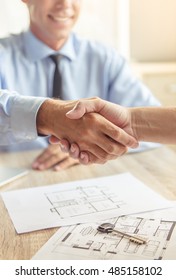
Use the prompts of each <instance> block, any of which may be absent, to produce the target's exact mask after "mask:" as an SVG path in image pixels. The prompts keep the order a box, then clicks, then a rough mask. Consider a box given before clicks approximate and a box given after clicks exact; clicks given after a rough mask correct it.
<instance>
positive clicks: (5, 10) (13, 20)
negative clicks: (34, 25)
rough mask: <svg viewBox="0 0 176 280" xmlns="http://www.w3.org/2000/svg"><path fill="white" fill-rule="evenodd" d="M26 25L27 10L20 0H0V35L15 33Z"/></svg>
mask: <svg viewBox="0 0 176 280" xmlns="http://www.w3.org/2000/svg"><path fill="white" fill-rule="evenodd" d="M27 25H28V12H27V9H26V6H25V5H24V4H23V3H22V2H21V1H20V0H0V37H3V36H6V35H7V34H8V33H17V32H19V31H21V30H22V29H24V28H26V27H27Z"/></svg>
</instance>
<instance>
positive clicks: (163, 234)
mask: <svg viewBox="0 0 176 280" xmlns="http://www.w3.org/2000/svg"><path fill="white" fill-rule="evenodd" d="M112 221H114V223H115V227H116V228H118V229H120V230H121V231H124V232H126V233H130V234H134V235H135V234H137V235H140V236H145V237H147V238H148V241H147V243H146V244H144V245H138V244H135V243H133V242H130V241H129V240H128V239H127V238H124V237H122V236H118V235H117V234H112V233H109V234H106V233H100V232H98V231H97V224H87V225H86V224H84V225H83V224H82V225H75V226H70V227H65V228H60V229H59V230H58V231H57V233H56V234H55V235H54V236H53V237H52V238H51V239H50V240H49V241H48V242H47V243H46V244H45V245H44V246H43V248H41V249H40V250H39V252H38V253H37V254H36V255H35V256H34V259H45V257H46V258H48V259H112V260H113V259H114V260H115V259H148V260H162V259H167V258H168V259H173V258H174V259H176V220H174V221H171V220H163V219H159V218H157V219H156V218H145V217H142V216H123V217H118V218H116V219H111V222H112Z"/></svg>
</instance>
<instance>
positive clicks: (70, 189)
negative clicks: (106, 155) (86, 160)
mask: <svg viewBox="0 0 176 280" xmlns="http://www.w3.org/2000/svg"><path fill="white" fill-rule="evenodd" d="M1 195H2V199H3V201H4V203H5V206H6V208H7V210H8V212H9V215H10V217H11V220H12V222H13V224H14V226H15V229H16V231H17V233H24V232H30V231H35V230H40V229H45V228H52V227H60V226H69V225H75V224H80V223H85V222H86V223H93V222H97V221H101V220H106V219H111V218H113V217H118V216H122V215H129V214H130V215H131V214H135V213H140V212H147V211H154V210H158V209H163V208H168V207H172V202H170V201H168V200H166V199H165V198H163V197H161V196H160V195H159V194H157V193H155V192H154V191H153V190H151V189H150V188H148V187H147V186H146V185H144V184H143V183H142V182H141V181H139V180H138V179H136V178H135V177H134V176H133V175H131V174H129V173H124V174H120V175H114V176H108V177H100V178H94V179H87V180H80V181H72V182H67V183H62V184H55V185H49V186H41V187H36V188H29V189H22V190H17V191H9V192H3V193H2V194H1ZM138 197H140V199H138ZM149 201H150V203H148V202H149Z"/></svg>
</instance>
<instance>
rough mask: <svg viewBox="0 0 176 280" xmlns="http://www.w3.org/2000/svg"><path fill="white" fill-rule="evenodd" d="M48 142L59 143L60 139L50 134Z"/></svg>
mask: <svg viewBox="0 0 176 280" xmlns="http://www.w3.org/2000/svg"><path fill="white" fill-rule="evenodd" d="M49 142H50V143H51V144H59V142H60V140H59V139H58V138H57V137H56V136H54V135H51V136H50V138H49Z"/></svg>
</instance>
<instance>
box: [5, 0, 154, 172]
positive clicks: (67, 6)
mask: <svg viewBox="0 0 176 280" xmlns="http://www.w3.org/2000/svg"><path fill="white" fill-rule="evenodd" d="M22 1H23V2H25V3H26V4H27V7H28V10H29V14H30V29H29V30H28V31H26V32H23V33H21V34H18V35H13V36H10V37H8V38H5V39H0V45H1V48H0V55H1V56H2V57H3V66H4V69H3V71H4V73H5V74H4V77H5V79H4V80H5V82H4V83H3V85H2V86H3V88H8V89H10V90H15V91H17V92H19V93H22V94H24V95H35V96H40V97H41V96H43V97H52V88H53V76H54V70H55V65H54V62H53V61H52V59H51V58H50V57H49V56H50V55H53V54H60V55H61V61H60V63H59V69H60V72H61V73H62V98H63V99H66V100H68V99H72V100H74V99H80V98H85V97H91V96H98V97H101V98H103V99H105V100H108V101H111V102H114V103H118V104H120V105H123V106H158V105H159V102H158V101H157V100H156V98H155V97H154V96H153V95H152V94H151V92H150V91H149V90H148V89H147V88H146V87H145V86H144V85H143V84H142V83H141V82H140V81H139V80H137V79H136V78H135V77H134V76H133V74H132V73H131V71H130V69H129V67H128V65H127V63H126V61H125V59H124V58H123V57H122V56H120V55H119V54H118V53H117V52H116V51H115V50H114V49H112V48H107V47H105V46H103V45H101V44H99V43H97V42H93V41H88V40H82V39H80V38H79V37H78V36H77V35H76V34H74V33H72V28H73V26H74V24H75V22H76V21H77V19H78V16H79V11H80V5H81V0H69V1H68V0H66V1H62V0H58V1H53V0H45V1H43V2H42V5H41V1H40V0H22ZM12 65H13V67H12ZM145 145H146V147H149V144H143V147H145ZM34 147H35V148H37V147H41V148H42V147H43V148H46V150H44V152H43V153H42V154H41V155H40V156H39V157H38V158H37V159H36V161H35V162H34V164H33V167H34V168H37V169H40V170H43V169H47V168H50V167H52V166H55V167H54V168H55V170H59V169H60V168H66V167H68V166H71V165H73V164H75V163H77V161H75V160H74V159H70V158H69V157H68V155H66V154H63V153H61V152H60V150H59V147H58V146H57V145H56V146H48V142H47V139H44V138H40V139H38V140H37V141H35V142H34V143H28V145H25V147H23V148H25V149H27V148H34ZM3 149H4V150H9V147H8V146H6V147H3ZM13 149H22V147H21V145H20V147H19V146H16V147H13Z"/></svg>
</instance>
